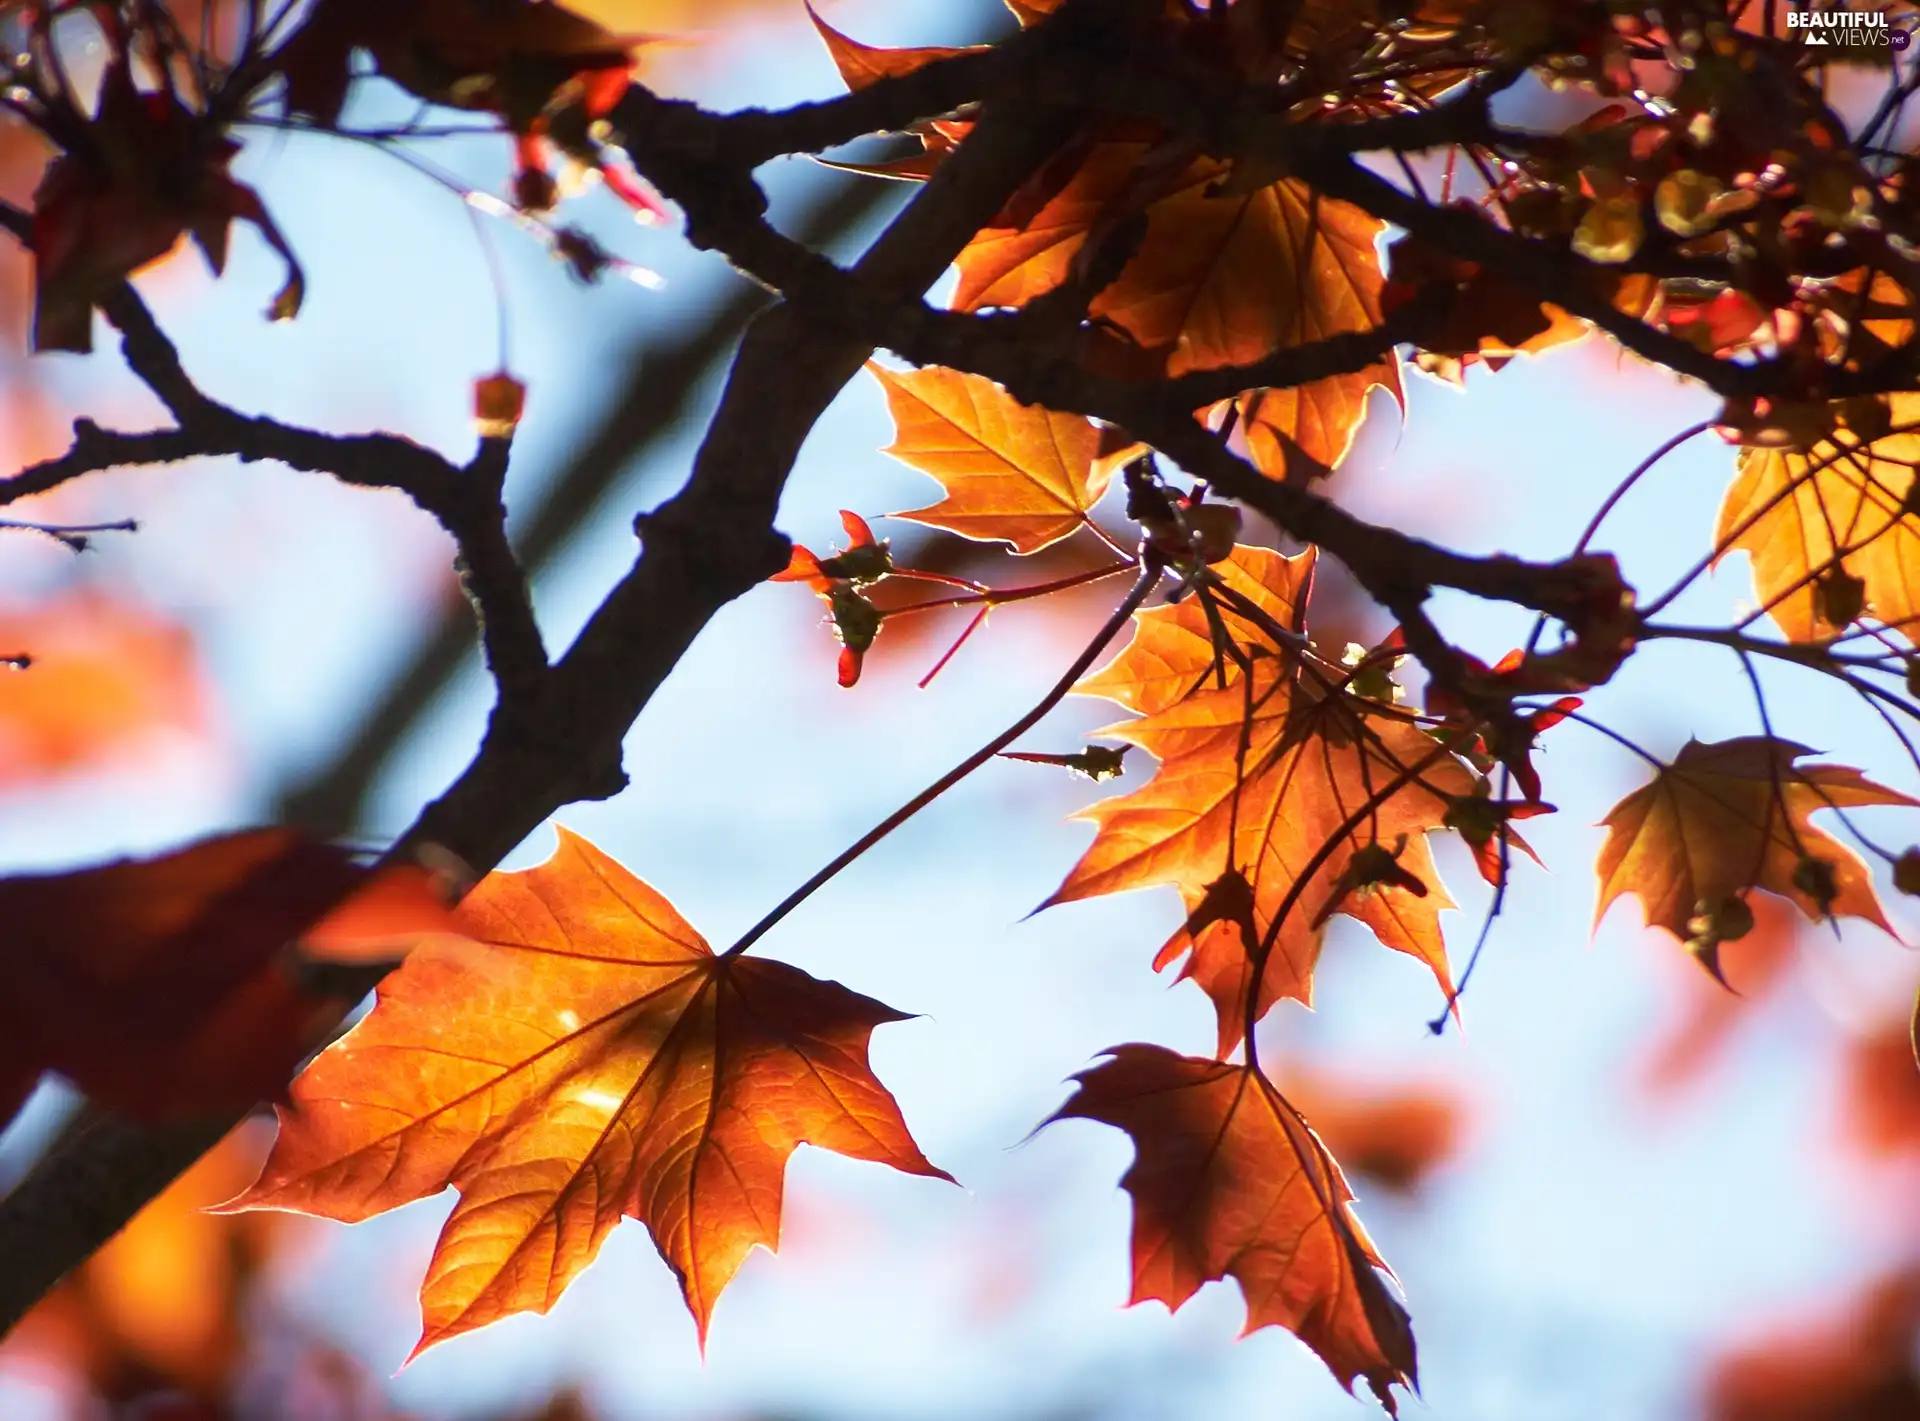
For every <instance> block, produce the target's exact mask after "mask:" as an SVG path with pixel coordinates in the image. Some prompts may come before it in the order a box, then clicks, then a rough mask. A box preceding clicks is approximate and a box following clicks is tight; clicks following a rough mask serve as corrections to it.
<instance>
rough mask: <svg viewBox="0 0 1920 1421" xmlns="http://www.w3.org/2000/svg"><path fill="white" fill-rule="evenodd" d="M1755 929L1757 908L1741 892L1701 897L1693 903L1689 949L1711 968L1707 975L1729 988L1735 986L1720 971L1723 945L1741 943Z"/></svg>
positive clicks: (1699, 960) (1689, 923)
mask: <svg viewBox="0 0 1920 1421" xmlns="http://www.w3.org/2000/svg"><path fill="white" fill-rule="evenodd" d="M1752 931H1753V909H1752V908H1750V907H1748V906H1747V900H1746V899H1744V898H1742V897H1740V896H1739V895H1738V894H1733V893H1729V894H1727V895H1726V896H1724V897H1721V898H1714V899H1705V898H1703V899H1701V900H1700V901H1698V902H1697V903H1695V904H1694V905H1693V916H1692V917H1691V918H1689V919H1687V932H1688V934H1689V936H1688V938H1687V951H1688V952H1689V953H1691V954H1692V955H1693V960H1694V961H1695V962H1698V963H1699V964H1700V965H1701V966H1702V967H1704V968H1705V969H1706V971H1707V975H1708V976H1710V977H1712V978H1713V980H1714V981H1716V982H1718V983H1719V984H1720V985H1721V986H1723V987H1726V988H1727V990H1728V991H1732V990H1733V988H1732V987H1731V986H1730V985H1729V984H1728V982H1727V979H1726V976H1725V975H1724V974H1723V973H1722V972H1721V970H1720V944H1721V943H1723V942H1738V941H1739V940H1740V939H1741V938H1743V937H1745V936H1746V935H1747V934H1748V933H1750V932H1752Z"/></svg>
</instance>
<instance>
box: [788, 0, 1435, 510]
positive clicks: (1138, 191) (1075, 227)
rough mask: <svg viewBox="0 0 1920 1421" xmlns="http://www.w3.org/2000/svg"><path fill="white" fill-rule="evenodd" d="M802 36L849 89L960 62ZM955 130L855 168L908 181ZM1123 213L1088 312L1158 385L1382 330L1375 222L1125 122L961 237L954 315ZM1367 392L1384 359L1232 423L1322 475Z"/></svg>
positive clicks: (1391, 375) (1271, 451) (1378, 381)
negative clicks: (1155, 375)
mask: <svg viewBox="0 0 1920 1421" xmlns="http://www.w3.org/2000/svg"><path fill="white" fill-rule="evenodd" d="M1010 5H1011V8H1012V9H1013V11H1014V13H1015V15H1016V16H1017V17H1018V18H1019V20H1020V22H1021V23H1022V24H1023V25H1026V24H1032V23H1034V22H1035V21H1036V20H1038V19H1039V18H1041V17H1042V16H1043V15H1044V14H1045V13H1046V12H1047V11H1048V10H1050V9H1051V6H1042V5H1030V4H1026V3H1023V0H1010ZM1238 8H1239V9H1245V8H1247V7H1238ZM1312 9H1313V11H1314V13H1313V14H1312V15H1311V16H1310V17H1308V18H1310V19H1311V20H1312V23H1313V24H1325V23H1329V22H1331V21H1333V20H1334V19H1344V18H1345V17H1344V16H1343V15H1342V14H1341V13H1340V10H1339V7H1338V6H1335V5H1330V4H1320V5H1316V6H1315V7H1312ZM1236 13H1237V11H1236ZM1166 23H1167V25H1168V26H1169V31H1168V33H1169V36H1170V42H1172V37H1177V36H1185V37H1186V38H1188V39H1189V40H1193V41H1194V42H1195V43H1200V44H1202V46H1203V47H1204V44H1205V42H1204V41H1201V40H1199V39H1197V35H1198V30H1197V29H1196V28H1195V26H1196V25H1198V24H1199V23H1200V22H1199V21H1195V20H1193V17H1192V16H1191V14H1190V13H1188V12H1186V11H1184V10H1183V9H1182V8H1181V7H1179V6H1178V5H1173V4H1170V5H1169V6H1168V13H1167V16H1166ZM1229 23H1231V21H1230V22H1229ZM814 25H815V27H816V28H817V29H818V30H819V32H820V35H821V38H822V39H823V40H824V41H825V43H826V45H827V49H828V51H829V53H830V54H832V56H833V60H834V64H835V66H836V67H837V68H838V69H839V71H840V75H841V78H842V79H843V80H844V81H845V82H846V84H847V87H848V88H850V89H861V88H864V87H866V86H867V85H869V84H872V83H873V82H875V81H876V80H877V79H880V78H882V77H887V76H892V75H900V74H910V73H912V72H913V71H915V70H916V69H919V68H920V67H922V66H923V65H926V64H928V63H931V62H933V61H934V60H938V59H943V58H946V57H948V56H950V55H953V54H957V53H964V52H965V51H963V50H957V49H953V48H944V47H919V48H906V49H879V48H875V47H873V46H869V45H864V44H860V43H859V42H857V41H855V40H852V39H849V38H848V37H847V36H845V35H843V34H841V33H839V32H838V31H837V30H834V29H833V28H831V27H830V26H828V25H826V24H825V23H823V22H822V21H821V20H820V18H819V17H818V16H817V15H816V16H814ZM956 136H957V134H956V132H955V131H954V129H953V128H952V127H951V126H950V125H946V124H940V125H934V126H929V127H928V128H926V130H925V131H923V132H922V134H921V137H922V140H923V141H924V142H925V143H926V145H927V152H926V153H925V154H924V155H921V157H920V158H918V159H915V160H914V161H913V162H911V163H907V164H901V163H894V164H889V165H885V167H884V168H867V169H862V171H869V172H875V173H879V174H881V175H884V176H889V177H913V178H923V177H925V176H926V175H927V173H928V172H929V171H930V170H931V167H932V166H933V165H934V164H936V163H937V162H938V160H939V158H940V157H941V156H943V155H944V154H945V152H947V151H949V150H950V149H951V147H952V144H953V142H954V140H955V138H956ZM1135 213H1144V214H1145V216H1146V218H1147V227H1146V232H1145V236H1144V237H1143V239H1142V241H1141V243H1140V246H1139V248H1138V250H1137V251H1136V252H1135V253H1134V254H1133V256H1132V258H1131V260H1129V261H1128V263H1127V265H1126V266H1125V268H1124V269H1123V270H1122V271H1121V273H1120V277H1119V279H1118V280H1117V281H1115V282H1114V283H1113V284H1112V285H1110V286H1109V287H1107V289H1105V290H1104V291H1102V292H1100V293H1099V294H1098V295H1097V296H1096V297H1095V298H1094V300H1093V302H1092V304H1091V306H1090V307H1089V310H1088V314H1089V315H1091V316H1092V317H1093V318H1094V319H1095V320H1096V321H1103V322H1110V323H1111V324H1112V325H1113V326H1115V327H1118V328H1119V329H1120V330H1121V331H1123V332H1125V334H1126V336H1127V337H1128V338H1130V339H1131V341H1132V342H1133V344H1134V345H1135V346H1137V347H1138V348H1139V349H1140V350H1141V351H1143V352H1145V353H1146V356H1147V363H1149V364H1153V365H1157V366H1159V367H1161V368H1163V369H1164V371H1165V372H1166V373H1167V374H1170V375H1178V374H1180V373H1182V372H1184V371H1188V370H1195V369H1205V368H1208V367H1212V366H1218V365H1231V364H1239V363H1241V362H1245V361H1252V360H1258V359H1260V358H1261V357H1262V356H1265V355H1269V354H1271V353H1272V352H1274V351H1276V350H1279V349H1282V348H1285V347H1288V346H1293V345H1299V344H1302V343H1304V342H1307V341H1312V340H1317V339H1320V338H1322V337H1325V336H1331V335H1339V334H1343V333H1346V332H1349V331H1359V330H1368V329H1371V328H1372V327H1374V326H1377V325H1378V324H1379V323H1380V319H1381V304H1380V297H1381V287H1382V283H1383V276H1382V272H1381V266H1380V257H1379V253H1378V252H1377V250H1376V249H1375V239H1376V238H1377V237H1378V236H1379V234H1380V232H1381V231H1382V230H1383V227H1384V224H1383V223H1381V222H1380V221H1378V220H1377V219H1375V218H1373V217H1371V216H1369V215H1368V214H1366V213H1365V212H1362V211H1361V210H1360V209H1359V208H1357V207H1354V206H1353V205H1351V204H1349V203H1345V202H1340V201H1337V200H1335V199H1332V198H1328V197H1324V196H1322V195H1321V194H1319V193H1317V192H1315V191H1314V190H1313V189H1312V188H1310V187H1309V186H1307V185H1306V184H1305V183H1302V182H1300V181H1299V180H1297V179H1292V178H1282V179H1280V180H1279V181H1277V182H1271V183H1265V184H1260V183H1257V182H1256V183H1252V184H1247V183H1239V184H1236V182H1235V181H1234V174H1233V165H1232V164H1231V163H1230V162H1226V161H1222V160H1218V159H1213V158H1198V157H1195V156H1193V153H1192V151H1191V150H1190V149H1189V148H1187V147H1186V146H1184V145H1182V144H1181V143H1179V142H1176V141H1170V140H1167V139H1165V138H1163V137H1162V136H1160V135H1159V134H1157V133H1155V132H1153V131H1152V130H1150V129H1144V128H1142V127H1141V126H1139V125H1137V124H1114V125H1108V126H1106V127H1105V128H1104V129H1102V130H1099V131H1095V132H1089V133H1087V134H1085V135H1083V136H1082V137H1081V138H1080V139H1078V140H1076V142H1075V143H1074V144H1073V145H1071V146H1070V147H1069V149H1068V150H1067V151H1066V152H1065V153H1063V154H1062V155H1061V157H1060V158H1058V159H1056V160H1055V162H1054V163H1051V164H1049V165H1048V167H1047V168H1046V170H1044V171H1043V172H1042V173H1041V174H1039V175H1037V177H1036V178H1035V180H1034V182H1032V183H1031V184H1029V191H1028V192H1027V193H1026V194H1025V195H1023V197H1020V198H1016V199H1015V201H1014V202H1012V203H1010V204H1009V205H1008V208H1007V210H1006V211H1005V212H1003V213H1001V214H1000V216H999V218H998V219H997V220H996V222H995V223H994V224H993V225H992V226H989V227H987V228H986V229H984V230H983V231H981V232H980V233H979V234H978V235H977V236H975V238H974V239H973V241H972V242H970V243H969V244H968V245H967V247H966V249H965V250H964V251H963V252H962V253H961V254H960V257H959V259H958V261H957V263H956V265H957V266H958V267H959V269H960V284H959V287H958V289H957V290H956V292H955V294H954V300H953V304H954V307H955V308H956V309H958V310H965V311H972V310H979V309H981V308H983V307H987V306H1024V305H1026V304H1027V303H1028V302H1029V301H1031V300H1033V299H1034V298H1035V297H1037V296H1040V295H1042V294H1044V293H1046V292H1048V291H1051V290H1053V289H1054V288H1055V287H1057V286H1059V285H1060V284H1061V283H1062V282H1063V281H1065V280H1066V279H1067V277H1068V275H1069V274H1070V273H1071V272H1072V271H1073V269H1074V265H1075V262H1076V261H1077V260H1080V259H1083V257H1084V249H1085V247H1086V244H1087V241H1088V239H1089V237H1091V236H1092V235H1093V234H1095V233H1096V232H1100V233H1104V232H1106V231H1109V230H1111V229H1112V227H1113V226H1114V225H1115V224H1116V223H1118V222H1119V221H1121V220H1122V219H1124V218H1126V217H1128V216H1130V215H1133V214H1135ZM1375 386H1384V387H1385V388H1386V389H1388V390H1390V391H1391V392H1392V393H1393V395H1394V398H1395V399H1396V400H1399V401H1401V403H1402V404H1404V403H1405V399H1404V395H1403V392H1402V390H1401V385H1400V367H1399V362H1398V361H1397V360H1396V359H1394V358H1392V357H1387V358H1383V359H1382V360H1381V361H1379V362H1378V363H1376V364H1375V365H1373V366H1370V367H1369V368H1367V369H1366V370H1363V371H1359V372H1356V373H1354V374H1350V375H1336V376H1330V377H1328V378H1326V379H1323V380H1317V381H1314V382H1312V383H1310V384H1308V385H1305V386H1303V387H1300V388H1298V389H1286V390H1256V391H1253V392H1251V393H1249V394H1248V395H1246V396H1245V397H1244V402H1243V406H1242V411H1241V423H1242V426H1243V428H1244V429H1245V431H1246V435H1245V437H1246V441H1247V448H1248V452H1249V454H1250V455H1251V456H1252V458H1253V461H1254V463H1255V464H1256V465H1257V466H1258V467H1259V468H1260V469H1261V470H1262V471H1263V472H1265V473H1267V474H1268V475H1269V476H1271V477H1274V478H1281V477H1285V476H1286V475H1287V474H1288V472H1289V471H1292V472H1293V474H1294V476H1295V477H1296V478H1300V477H1313V476H1316V475H1318V474H1321V473H1324V472H1325V471H1326V470H1328V469H1331V468H1332V467H1333V466H1334V465H1336V464H1338V463H1339V462H1340V460H1341V459H1342V458H1344V457H1345V455H1346V453H1347V450H1348V449H1349V448H1350V447H1351V445H1352V442H1353V436H1354V433H1355V431H1356V430H1357V429H1358V427H1359V425H1360V422H1361V420H1362V419H1363V418H1364V417H1365V414H1366V407H1367V395H1368V392H1369V391H1371V390H1372V389H1373V388H1374V387H1375Z"/></svg>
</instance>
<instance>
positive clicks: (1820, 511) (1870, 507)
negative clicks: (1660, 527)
mask: <svg viewBox="0 0 1920 1421" xmlns="http://www.w3.org/2000/svg"><path fill="white" fill-rule="evenodd" d="M1891 400H1892V431H1891V432H1890V433H1887V434H1885V435H1883V436H1881V437H1880V438H1878V439H1875V440H1873V441H1872V442H1870V443H1868V442H1863V441H1862V440H1861V438H1860V437H1859V436H1857V435H1855V434H1854V433H1853V432H1852V431H1850V430H1848V429H1846V428H1845V427H1844V426H1843V427H1842V428H1840V429H1839V430H1837V431H1836V432H1835V434H1834V435H1833V436H1832V437H1831V438H1828V439H1823V440H1821V441H1820V442H1818V443H1816V444H1814V445H1813V447H1812V448H1811V449H1808V450H1806V451H1805V452H1802V451H1800V450H1795V449H1744V450H1742V451H1741V453H1740V466H1739V474H1738V476H1737V477H1736V478H1735V479H1734V481H1733V487H1731V488H1730V489H1728V490H1727V498H1726V502H1725V503H1724V504H1722V505H1721V509H1720V525H1719V527H1718V528H1717V529H1716V530H1715V533H1714V541H1715V546H1716V547H1718V548H1719V549H1720V555H1721V556H1723V557H1724V556H1725V555H1726V554H1727V553H1729V552H1735V551H1739V552H1744V553H1746V554H1747V555H1748V556H1749V557H1750V558H1751V559H1752V560H1753V583H1754V590H1755V592H1756V593H1757V594H1758V596H1759V598H1760V601H1761V603H1762V605H1764V606H1765V607H1767V609H1768V612H1769V615H1771V616H1772V618H1773V620H1774V621H1775V623H1777V624H1778V625H1779V627H1780V630H1781V631H1782V632H1784V633H1785V634H1786V635H1787V637H1788V638H1790V639H1791V640H1793V641H1825V640H1828V639H1830V638H1832V637H1835V636H1837V635H1839V634H1840V632H1841V631H1842V630H1844V624H1843V623H1842V624H1836V623H1835V622H1833V621H1831V620H1829V619H1828V617H1827V616H1824V615H1823V614H1822V613H1823V611H1825V612H1828V613H1832V612H1833V611H1834V610H1835V609H1834V608H1833V607H1832V606H1831V605H1828V604H1823V602H1822V601H1821V598H1820V588H1819V582H1818V579H1819V577H1820V575H1821V574H1822V573H1824V572H1826V571H1827V570H1828V569H1829V568H1833V567H1836V566H1837V567H1840V568H1844V569H1845V571H1846V573H1847V574H1848V575H1850V576H1851V577H1853V578H1857V579H1859V581H1860V582H1861V583H1864V591H1865V594H1866V611H1867V612H1868V613H1869V614H1871V615H1872V616H1873V617H1875V618H1877V619H1879V620H1880V621H1883V622H1886V623H1887V624H1889V625H1890V626H1893V627H1895V628H1898V629H1900V630H1901V631H1904V632H1908V633H1911V632H1912V631H1913V629H1914V626H1915V624H1916V623H1920V517H1916V516H1915V515H1914V514H1912V513H1908V512H1905V511H1904V508H1905V500H1906V499H1907V498H1908V496H1909V493H1910V491H1911V489H1912V487H1913V482H1914V470H1915V468H1916V467H1917V466H1920V394H1911V393H1907V394H1896V395H1894V396H1892V397H1891Z"/></svg>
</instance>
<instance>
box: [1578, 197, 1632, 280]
mask: <svg viewBox="0 0 1920 1421" xmlns="http://www.w3.org/2000/svg"><path fill="white" fill-rule="evenodd" d="M1646 235H1647V227H1646V220H1645V218H1643V217H1642V216H1641V214H1640V199H1639V198H1638V197H1636V196H1635V195H1634V194H1633V193H1631V192H1623V193H1619V194H1617V195H1615V196H1613V197H1603V198H1599V199H1596V200H1595V202H1594V203H1593V205H1592V206H1591V207H1589V208H1588V209H1587V211H1586V215H1585V216H1583V217H1582V218H1581V219H1580V225H1579V226H1578V227H1576V228H1574V229H1573V249H1574V251H1576V252H1578V253H1579V254H1580V255H1581V256H1583V257H1585V258H1586V259H1587V260H1588V261H1591V262H1599V263H1601V264H1602V265H1605V266H1615V265H1618V264H1619V263H1621V262H1626V261H1632V260H1633V256H1634V253H1635V252H1637V251H1639V250H1640V243H1641V242H1642V241H1644V240H1645V239H1646Z"/></svg>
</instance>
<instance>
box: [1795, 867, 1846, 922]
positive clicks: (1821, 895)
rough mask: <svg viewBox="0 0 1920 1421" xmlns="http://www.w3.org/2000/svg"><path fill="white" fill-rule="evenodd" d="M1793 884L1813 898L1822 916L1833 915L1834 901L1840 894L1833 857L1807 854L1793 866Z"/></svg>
mask: <svg viewBox="0 0 1920 1421" xmlns="http://www.w3.org/2000/svg"><path fill="white" fill-rule="evenodd" d="M1793 886H1794V887H1795V888H1797V889H1798V890H1799V891H1800V892H1802V893H1804V894H1806V896H1807V897H1809V898H1811V899H1812V900H1813V904H1814V907H1815V908H1817V909H1818V910H1819V913H1820V916H1821V917H1823V918H1828V917H1832V916H1833V903H1834V900H1835V899H1836V898H1838V897H1839V896H1840V883H1839V880H1838V878H1836V877H1835V873H1834V865H1833V860H1832V859H1823V858H1815V857H1814V856H1813V855H1812V854H1807V855H1805V856H1804V857H1803V858H1801V860H1800V862H1798V863H1797V864H1795V865H1794V866H1793Z"/></svg>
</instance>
